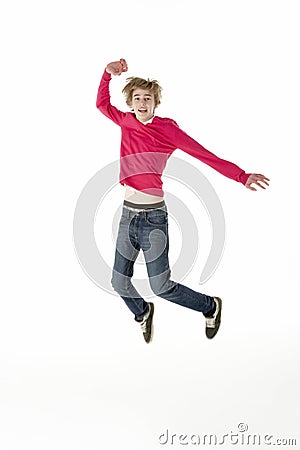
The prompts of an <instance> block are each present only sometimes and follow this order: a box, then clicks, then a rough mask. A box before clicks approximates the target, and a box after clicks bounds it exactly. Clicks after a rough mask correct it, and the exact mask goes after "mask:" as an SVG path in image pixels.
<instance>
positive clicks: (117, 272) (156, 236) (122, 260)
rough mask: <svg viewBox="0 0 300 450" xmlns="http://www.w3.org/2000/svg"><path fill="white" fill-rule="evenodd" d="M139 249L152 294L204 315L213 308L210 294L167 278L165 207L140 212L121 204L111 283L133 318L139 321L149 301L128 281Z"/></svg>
mask: <svg viewBox="0 0 300 450" xmlns="http://www.w3.org/2000/svg"><path fill="white" fill-rule="evenodd" d="M140 249H142V250H143V253H144V258H145V261H146V265H147V272H148V277H149V282H150V287H151V289H152V291H153V292H154V294H155V295H157V296H159V297H162V298H164V299H165V300H169V301H170V302H173V303H177V304H178V305H181V306H185V307H186V308H190V309H193V310H195V311H200V312H203V313H204V314H205V313H208V312H209V311H211V310H212V309H213V306H214V300H213V298H212V297H210V296H208V295H204V294H200V293H199V292H195V291H193V290H192V289H190V288H188V287H186V286H183V285H182V284H179V283H176V282H174V281H172V280H171V279H170V275H171V271H170V267H169V258H168V251H169V234H168V212H167V208H166V206H163V207H161V208H158V209H148V210H143V211H137V210H133V209H130V208H128V207H127V206H123V211H122V216H121V219H120V224H119V231H118V237H117V243H116V252H115V262H114V267H113V274H112V280H111V284H112V287H113V288H114V290H115V291H116V292H117V293H118V294H119V295H120V296H121V297H122V299H123V300H124V301H125V303H126V305H127V306H128V308H129V309H130V310H131V312H132V313H133V314H134V315H135V319H136V320H141V319H142V317H143V316H144V315H145V313H147V311H148V310H149V305H148V303H147V302H146V301H145V300H144V299H143V298H142V297H141V296H140V294H139V293H138V292H137V290H136V289H135V287H134V286H133V284H132V282H131V279H132V276H133V268H134V263H135V261H136V259H137V256H138V254H139V251H140Z"/></svg>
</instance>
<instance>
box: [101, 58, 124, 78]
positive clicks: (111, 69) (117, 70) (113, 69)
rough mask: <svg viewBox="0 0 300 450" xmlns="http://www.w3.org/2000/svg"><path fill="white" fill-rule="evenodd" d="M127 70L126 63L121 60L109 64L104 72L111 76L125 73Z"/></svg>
mask: <svg viewBox="0 0 300 450" xmlns="http://www.w3.org/2000/svg"><path fill="white" fill-rule="evenodd" d="M127 70H128V66H127V62H126V61H125V59H123V58H121V59H120V61H114V62H111V63H109V64H107V66H106V71H107V72H108V73H111V74H112V75H121V73H123V72H127Z"/></svg>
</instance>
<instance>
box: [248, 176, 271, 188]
mask: <svg viewBox="0 0 300 450" xmlns="http://www.w3.org/2000/svg"><path fill="white" fill-rule="evenodd" d="M268 181H270V180H269V178H267V177H265V176H264V175H261V174H259V173H251V175H250V176H249V177H248V180H247V182H246V184H245V186H246V188H248V189H251V191H256V190H257V189H255V187H253V186H251V185H252V184H256V185H257V186H259V187H260V188H262V189H266V187H265V186H264V184H265V185H266V186H269V183H268ZM262 183H263V184H262Z"/></svg>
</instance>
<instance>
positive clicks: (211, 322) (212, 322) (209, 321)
mask: <svg viewBox="0 0 300 450" xmlns="http://www.w3.org/2000/svg"><path fill="white" fill-rule="evenodd" d="M216 304H217V307H216V310H215V313H214V315H213V317H206V318H205V321H206V327H207V328H215V326H216V317H217V314H218V312H219V302H218V301H217V300H216Z"/></svg>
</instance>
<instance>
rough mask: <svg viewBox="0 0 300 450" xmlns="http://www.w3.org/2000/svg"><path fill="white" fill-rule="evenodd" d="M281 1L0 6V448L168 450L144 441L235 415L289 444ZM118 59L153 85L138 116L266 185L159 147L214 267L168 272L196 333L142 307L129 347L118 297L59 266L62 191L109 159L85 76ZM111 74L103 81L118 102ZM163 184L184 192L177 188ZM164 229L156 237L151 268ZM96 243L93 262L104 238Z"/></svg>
mask: <svg viewBox="0 0 300 450" xmlns="http://www.w3.org/2000/svg"><path fill="white" fill-rule="evenodd" d="M297 3H298V2H296V1H291V0H285V1H277V0H275V1H267V0H259V1H257V0H254V1H253V0H252V1H237V0H236V1H234V0H229V1H226V2H225V1H202V0H200V1H191V0H186V1H184V2H178V1H177V0H172V1H171V0H165V1H157V0H153V1H151V2H143V1H134V0H128V1H124V2H120V4H118V3H116V2H114V1H111V2H108V1H107V2H101V1H85V2H78V1H74V2H71V1H67V0H61V1H52V2H50V1H49V2H45V1H44V2H38V1H27V2H20V1H19V2H18V1H11V2H3V3H2V4H1V11H0V17H1V19H0V22H1V23H0V30H1V31H0V33H1V36H0V37H1V87H0V89H1V169H2V170H1V180H0V181H1V260H2V263H1V264H2V269H1V271H2V277H1V313H0V346H1V347H0V351H1V360H0V379H1V388H0V389H1V391H0V395H1V398H0V448H1V450H12V449H13V450H15V449H18V450H19V449H30V450H35V449H41V448H42V449H43V450H46V449H51V450H52V449H54V448H55V449H56V450H60V449H61V450H79V449H80V450H96V449H105V450H110V449H113V450H115V449H124V448H126V449H131V450H141V449H143V450H154V449H158V448H164V447H165V448H167V447H168V448H182V445H181V444H179V440H178V437H176V438H174V439H175V440H174V443H173V445H171V442H170V441H169V443H168V444H166V445H165V446H163V445H161V444H160V443H159V436H160V435H162V434H163V433H166V430H167V429H168V430H169V432H170V433H172V434H177V436H179V435H180V434H187V435H191V434H193V433H198V434H199V435H204V434H208V433H215V434H218V435H219V436H221V435H222V434H225V433H231V432H233V433H237V432H238V431H237V430H238V429H237V426H238V424H239V423H241V422H244V423H246V424H247V425H248V427H249V429H248V432H247V433H248V434H251V433H252V434H254V433H256V434H257V433H260V434H261V436H263V435H265V434H269V435H274V437H276V438H298V445H299V442H300V436H299V432H298V430H299V407H298V400H299V350H298V348H299V337H300V332H299V261H298V258H299V256H298V254H299V225H300V224H299V214H297V210H298V205H299V200H298V192H299V185H298V172H299V169H298V159H299V158H298V152H299V144H300V139H299V102H300V96H299V79H300V73H299V39H300V36H299V34H300V32H299V17H298V12H297V10H298V4H297ZM120 57H124V58H126V59H127V62H128V65H129V72H128V76H132V75H136V76H142V77H150V78H156V79H158V80H159V81H160V83H161V84H162V86H163V88H164V91H163V103H162V105H161V106H160V108H159V110H158V111H157V113H158V115H161V116H170V117H172V118H174V119H175V120H176V121H177V122H178V123H179V125H180V126H181V128H183V129H184V130H185V131H187V132H188V133H189V134H190V135H191V136H193V137H194V138H195V139H197V140H198V141H199V142H200V143H201V144H202V145H204V146H205V147H207V148H209V149H210V150H211V151H214V152H215V153H216V154H218V155H219V156H221V157H223V158H225V159H228V160H230V161H233V162H235V163H236V164H238V165H239V166H241V167H243V168H244V169H245V170H246V171H247V172H252V171H253V172H262V173H264V174H265V175H266V176H268V177H269V178H270V179H271V184H270V188H269V189H268V190H266V191H260V192H251V191H249V190H246V189H245V188H244V187H243V186H242V185H241V184H238V183H235V182H233V181H231V180H229V179H227V178H225V177H222V176H221V175H220V174H218V173H217V172H215V171H213V170H212V169H210V168H209V167H207V166H204V165H203V164H201V163H200V161H198V160H195V159H193V158H192V157H190V156H188V155H185V154H184V153H183V152H181V151H179V150H178V151H176V152H175V154H176V156H178V157H180V158H182V159H185V160H187V161H189V162H190V163H192V164H194V165H195V166H196V167H198V168H199V170H201V171H202V173H204V174H205V175H206V176H207V177H208V179H209V180H210V182H211V183H212V184H213V186H214V188H215V189H216V192H217V194H218V195H219V198H220V200H221V202H222V205H223V208H224V213H225V217H226V224H227V241H226V248H225V253H224V256H223V259H222V261H221V264H220V266H219V268H218V270H217V272H216V273H215V274H214V276H212V278H211V279H210V280H209V281H208V282H207V283H206V284H205V285H204V286H199V284H198V279H199V274H200V272H201V270H202V268H203V264H204V262H205V258H203V254H204V253H203V254H202V256H201V255H200V257H199V261H198V262H197V263H196V265H195V268H194V269H193V271H192V273H191V274H190V275H189V276H188V278H187V279H186V280H185V284H186V285H188V286H189V287H192V288H194V289H196V290H202V291H203V292H206V293H209V294H212V295H220V296H221V297H222V298H223V302H224V315H223V324H222V328H221V329H220V333H219V334H218V336H217V337H216V338H215V340H213V341H208V340H207V339H206V338H205V333H204V321H203V318H202V317H201V316H200V315H199V314H197V313H195V312H193V311H190V310H187V309H184V308H180V307H179V306H175V305H173V304H170V303H167V302H165V301H164V300H162V299H158V298H157V299H156V300H155V304H156V316H155V336H154V340H153V342H152V343H151V345H149V346H147V345H146V344H145V343H144V342H143V338H142V335H141V332H140V330H139V328H138V327H137V325H136V324H135V323H134V322H133V321H132V318H131V316H130V313H129V312H128V310H127V309H126V307H125V306H124V305H123V303H122V301H121V300H120V299H119V298H118V297H116V296H113V295H110V294H107V293H105V292H103V291H102V290H101V289H99V287H98V286H96V285H95V284H94V283H92V282H91V280H90V279H89V278H88V277H87V276H86V274H85V273H84V272H83V270H82V268H81V266H80V265H79V263H78V261H77V258H76V254H75V250H74V247H73V240H72V239H73V238H72V226H73V214H74V209H75V205H76V202H77V199H78V197H79V195H80V192H81V190H82V189H83V187H84V185H85V184H86V183H87V182H88V180H89V179H90V178H91V177H92V176H93V175H94V174H95V173H96V172H97V171H98V170H100V169H101V168H102V167H105V166H106V165H107V164H108V163H110V162H112V161H113V160H115V159H117V158H118V152H119V142H120V131H119V129H118V128H117V127H116V126H115V125H114V124H113V123H110V122H109V120H108V119H106V118H105V117H104V116H102V115H101V114H100V113H99V112H98V111H97V109H96V108H95V98H96V93H97V89H98V84H99V81H100V78H101V75H102V72H103V70H104V67H105V66H106V64H107V63H108V62H110V61H113V60H116V59H119V58H120ZM124 81H125V76H123V77H120V78H118V79H114V80H113V84H112V99H113V102H114V103H115V104H116V105H117V106H118V107H120V108H122V109H126V106H125V104H124V101H123V98H122V96H121V94H120V91H121V88H122V86H123V85H124ZM164 186H165V189H166V190H172V192H173V193H174V194H176V195H178V197H180V198H181V199H182V200H185V198H182V195H186V194H185V193H184V192H181V186H180V185H176V183H171V182H170V181H169V180H167V179H166V180H165V183H164ZM115 194H116V195H115V198H116V199H118V200H116V202H118V204H117V203H116V204H113V203H112V204H111V207H110V209H109V208H108V209H107V210H106V211H105V214H103V213H102V215H101V220H100V221H99V217H97V219H96V221H95V224H96V225H97V223H100V222H101V221H102V220H104V221H105V223H110V221H111V219H112V217H113V214H114V213H115V211H116V208H117V206H119V204H120V202H121V201H122V195H123V190H122V188H121V187H120V186H118V187H116V191H115ZM197 206H198V205H197V204H196V203H194V204H193V206H192V207H193V208H194V211H195V217H196V216H197V214H200V213H199V212H198V211H200V208H201V205H199V208H197ZM200 215H201V214H200ZM203 219H204V220H203V224H200V223H199V234H200V240H202V239H203V245H204V247H203V248H204V252H205V251H207V249H208V247H207V246H205V245H206V244H205V242H207V239H209V226H208V225H207V224H206V223H204V222H205V220H207V219H206V217H205V215H203ZM95 228H97V227H95ZM176 233H178V230H176V229H175V227H172V226H171V230H170V241H171V246H172V252H173V253H172V254H171V255H170V259H171V262H172V261H173V260H174V258H176V254H178V251H179V246H180V239H177V235H176ZM201 233H202V234H201ZM95 235H97V239H98V240H99V239H100V240H101V236H99V233H98V234H97V229H95ZM178 236H180V235H179V234H178ZM175 237H176V238H175ZM103 242H105V243H106V244H104V247H105V254H106V256H107V258H108V260H109V259H110V258H111V259H112V258H113V252H114V248H113V242H112V240H111V239H110V237H109V236H103V237H102V244H103ZM206 247H207V248H206ZM200 253H201V252H200ZM297 433H298V434H297ZM240 435H241V433H240ZM176 439H177V440H176ZM186 447H187V446H186ZM223 447H225V446H223ZM231 447H232V445H230V444H229V443H228V445H227V448H231Z"/></svg>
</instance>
